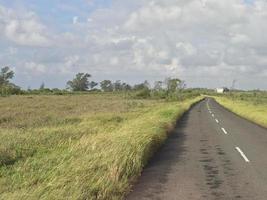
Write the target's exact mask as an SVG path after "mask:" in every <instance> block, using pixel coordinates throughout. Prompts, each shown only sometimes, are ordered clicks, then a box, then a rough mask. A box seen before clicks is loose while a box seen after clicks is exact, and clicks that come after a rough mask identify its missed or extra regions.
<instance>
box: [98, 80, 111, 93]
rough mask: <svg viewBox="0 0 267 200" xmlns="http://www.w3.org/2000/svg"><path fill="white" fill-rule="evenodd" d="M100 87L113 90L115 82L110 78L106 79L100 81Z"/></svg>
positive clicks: (105, 90)
mask: <svg viewBox="0 0 267 200" xmlns="http://www.w3.org/2000/svg"><path fill="white" fill-rule="evenodd" d="M100 87H101V89H102V90H103V91H104V92H112V91H113V84H112V82H111V81H110V80H104V81H102V82H101V83H100Z"/></svg>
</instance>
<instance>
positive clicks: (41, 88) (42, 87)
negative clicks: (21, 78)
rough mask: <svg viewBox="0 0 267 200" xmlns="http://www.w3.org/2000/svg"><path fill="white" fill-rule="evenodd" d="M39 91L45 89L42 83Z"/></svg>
mask: <svg viewBox="0 0 267 200" xmlns="http://www.w3.org/2000/svg"><path fill="white" fill-rule="evenodd" d="M39 89H40V90H44V89H45V83H44V82H42V84H41V85H40V88H39Z"/></svg>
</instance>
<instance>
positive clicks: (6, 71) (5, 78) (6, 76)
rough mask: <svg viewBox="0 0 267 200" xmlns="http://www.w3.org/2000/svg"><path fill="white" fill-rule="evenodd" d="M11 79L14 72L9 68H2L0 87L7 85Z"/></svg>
mask: <svg viewBox="0 0 267 200" xmlns="http://www.w3.org/2000/svg"><path fill="white" fill-rule="evenodd" d="M13 77H14V72H13V71H12V70H10V68H9V67H3V68H2V69H1V71H0V86H3V85H8V84H9V83H10V82H9V81H10V79H12V78H13Z"/></svg>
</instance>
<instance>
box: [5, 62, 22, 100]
mask: <svg viewBox="0 0 267 200" xmlns="http://www.w3.org/2000/svg"><path fill="white" fill-rule="evenodd" d="M13 77H14V72H13V71H12V70H10V68H9V67H3V68H2V69H1V70H0V96H6V95H9V94H19V93H20V88H19V87H18V86H16V85H15V84H13V83H10V80H11V79H12V78H13Z"/></svg>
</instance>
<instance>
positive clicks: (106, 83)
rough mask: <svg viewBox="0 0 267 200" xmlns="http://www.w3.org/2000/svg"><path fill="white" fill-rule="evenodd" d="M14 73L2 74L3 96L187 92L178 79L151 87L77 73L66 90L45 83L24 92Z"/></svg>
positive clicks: (175, 95) (172, 95)
mask: <svg viewBox="0 0 267 200" xmlns="http://www.w3.org/2000/svg"><path fill="white" fill-rule="evenodd" d="M14 75H15V73H14V71H12V70H11V69H10V68H9V67H3V68H2V69H1V72H0V92H1V95H10V94H40V93H53V94H65V93H75V92H127V93H130V92H131V93H133V94H134V95H135V96H136V97H142V98H144V97H151V96H157V97H159V98H166V97H168V98H179V96H181V93H182V92H183V91H184V90H185V88H186V84H185V82H184V81H182V80H180V79H178V78H166V79H165V80H163V81H155V82H154V84H153V85H150V83H149V82H148V81H144V82H142V83H139V84H135V85H130V84H128V83H126V82H123V81H121V80H117V81H114V82H113V81H111V80H103V81H101V82H95V81H92V80H90V79H91V78H92V75H91V74H88V73H77V74H76V75H75V77H74V78H73V79H72V80H70V81H68V82H67V83H66V88H65V89H58V88H54V89H50V88H46V87H45V83H42V84H41V85H40V88H39V89H33V90H32V89H30V88H28V90H22V89H21V88H20V87H19V86H17V85H15V84H13V83H11V80H12V79H13V78H14Z"/></svg>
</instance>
